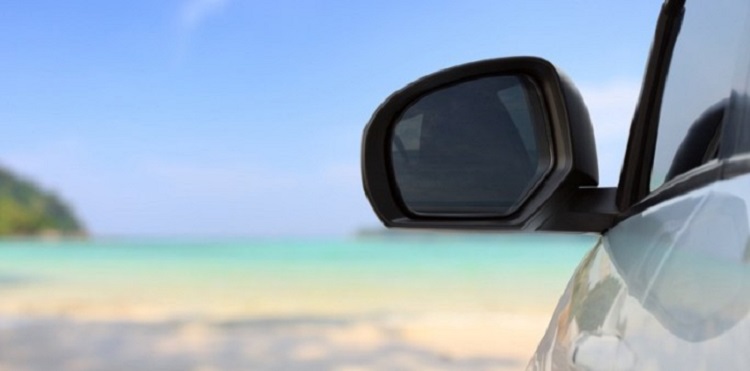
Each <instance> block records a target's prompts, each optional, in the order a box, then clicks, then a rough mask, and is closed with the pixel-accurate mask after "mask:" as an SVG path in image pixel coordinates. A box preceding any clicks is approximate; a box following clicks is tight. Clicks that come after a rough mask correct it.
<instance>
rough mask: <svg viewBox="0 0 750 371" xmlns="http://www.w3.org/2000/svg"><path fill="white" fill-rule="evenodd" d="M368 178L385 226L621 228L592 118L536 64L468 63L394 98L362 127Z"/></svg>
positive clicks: (561, 82) (573, 93) (571, 91)
mask: <svg viewBox="0 0 750 371" xmlns="http://www.w3.org/2000/svg"><path fill="white" fill-rule="evenodd" d="M362 175H363V181H364V187H365V193H366V194H367V197H368V199H369V200H370V203H371V204H372V206H373V209H374V210H375V213H376V214H377V215H378V217H379V218H380V219H381V220H382V221H383V223H385V225H386V226H389V227H417V228H453V229H472V228H477V229H517V230H520V229H545V230H569V231H601V230H603V229H605V228H607V227H608V226H609V225H611V223H612V221H613V215H614V211H613V209H614V192H613V189H605V190H602V189H599V188H595V187H596V185H597V183H598V169H597V160H596V148H595V144H594V136H593V129H592V127H591V122H590V120H589V116H588V110H587V109H586V106H585V104H584V103H583V99H582V98H581V96H580V94H579V93H578V91H577V89H576V88H575V87H574V86H573V85H572V83H570V82H569V81H568V80H567V79H566V78H564V77H562V76H561V75H560V74H559V72H558V71H557V69H556V68H555V67H554V66H553V65H552V64H550V63H549V62H547V61H545V60H542V59H539V58H530V57H519V58H505V59H493V60H487V61H480V62H474V63H469V64H465V65H460V66H456V67H452V68H449V69H446V70H443V71H440V72H437V73H434V74H432V75H428V76H425V77H423V78H421V79H419V80H417V81H415V82H413V83H412V84H410V85H408V86H407V87H405V88H403V89H402V90H399V91H397V92H395V93H394V94H392V95H391V96H390V97H388V98H387V99H386V100H385V102H384V103H383V104H382V105H381V106H380V107H379V108H378V109H377V110H376V111H375V113H374V114H373V116H372V118H371V119H370V122H369V123H368V124H367V127H366V128H365V132H364V139H363V148H362ZM610 201H611V205H610Z"/></svg>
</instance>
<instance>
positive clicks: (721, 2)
mask: <svg viewBox="0 0 750 371" xmlns="http://www.w3.org/2000/svg"><path fill="white" fill-rule="evenodd" d="M749 7H750V3H748V2H747V1H741V0H711V1H688V2H687V4H686V5H685V13H684V19H683V22H682V27H681V29H680V31H679V36H678V38H677V41H676V44H675V47H674V53H673V56H672V62H671V65H670V67H669V71H668V76H667V79H666V84H665V88H664V94H663V97H662V103H661V111H660V113H659V121H658V125H659V127H658V134H657V139H656V151H655V154H654V163H653V168H652V172H651V180H650V189H651V190H654V189H656V188H658V187H659V186H661V185H662V184H664V183H665V182H666V181H669V180H670V179H672V178H673V177H675V176H677V175H679V174H682V173H684V172H686V171H688V170H690V169H693V168H695V167H697V166H700V165H701V164H703V163H706V162H709V161H711V160H712V159H715V158H716V157H717V156H718V153H719V149H720V140H719V139H720V137H721V133H722V123H723V121H724V116H725V112H726V109H727V107H728V105H729V101H730V99H729V98H730V95H731V93H732V88H733V86H734V85H736V83H735V80H736V78H737V74H736V71H737V68H738V66H737V63H738V59H739V58H740V57H741V54H742V49H744V48H745V45H744V44H743V41H745V40H744V34H745V33H744V30H745V27H746V23H747V16H748V8H749Z"/></svg>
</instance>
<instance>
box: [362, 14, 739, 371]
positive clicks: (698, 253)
mask: <svg viewBox="0 0 750 371" xmlns="http://www.w3.org/2000/svg"><path fill="white" fill-rule="evenodd" d="M749 14H750V1H738V0H666V1H665V2H664V3H663V5H662V9H661V13H660V15H659V18H658V21H657V25H656V31H655V36H654V41H653V44H652V49H651V52H650V55H649V59H648V62H647V66H646V70H645V74H644V78H643V83H642V87H641V92H640V96H639V99H638V104H637V107H636V110H635V113H634V116H633V119H632V123H631V128H630V132H629V138H628V144H627V150H626V153H625V154H624V160H623V163H622V168H621V173H620V178H619V183H618V184H617V186H616V187H598V170H599V169H598V164H597V156H596V147H595V143H594V135H593V126H592V123H591V121H590V118H589V115H588V110H587V107H586V105H585V102H584V100H583V98H582V97H581V94H580V93H579V92H578V90H577V88H576V87H575V85H574V84H573V82H572V81H570V79H569V78H567V77H566V76H565V75H564V74H563V73H562V72H561V71H560V70H559V69H558V68H557V67H556V66H555V65H554V64H552V63H550V62H548V61H546V60H544V59H541V58H536V57H511V58H499V59H492V60H484V61H478V62H472V63H468V64H464V65H460V66H455V67H451V68H448V69H446V70H442V71H439V72H436V73H434V74H430V75H428V76H425V77H422V78H420V79H418V80H416V81H415V82H413V83H411V84H409V85H407V86H406V87H404V88H403V89H401V90H399V91H396V92H395V93H393V94H392V95H391V96H390V97H388V98H387V99H386V100H385V101H384V102H383V104H382V105H381V106H380V107H378V108H377V110H376V111H375V113H374V114H373V116H372V118H371V119H370V121H369V123H368V124H367V126H366V128H365V130H364V136H363V142H362V177H363V184H364V190H365V194H366V195H367V198H368V200H369V201H370V203H371V205H372V207H373V210H374V211H375V213H376V214H377V216H378V217H379V218H380V220H381V221H382V222H383V223H384V224H385V225H386V226H388V227H395V228H430V229H458V230H493V231H560V232H586V233H598V234H600V235H601V237H600V239H599V242H598V243H597V245H596V246H595V247H594V248H593V249H592V250H591V251H590V252H589V253H588V254H587V255H586V256H585V257H584V258H583V260H582V261H581V263H580V265H579V266H578V268H577V269H576V271H575V273H574V275H573V277H572V278H571V279H570V281H569V283H568V285H567V288H566V290H565V291H564V293H562V296H561V298H560V300H559V303H558V305H557V307H556V309H555V311H554V314H553V317H552V319H551V320H550V324H549V327H548V330H547V332H546V334H545V335H544V337H543V338H542V339H541V341H540V344H539V346H538V348H537V351H536V353H535V354H534V355H533V357H532V358H531V360H530V362H529V365H528V369H529V370H750V355H748V353H747V352H746V349H749V348H750V318H749V316H748V312H749V311H750V269H749V267H750V238H749V237H750V228H749V227H748V204H749V203H750V97H749V95H750V91H749V90H748V87H749V86H750V28H749V27H750V22H748V15H749Z"/></svg>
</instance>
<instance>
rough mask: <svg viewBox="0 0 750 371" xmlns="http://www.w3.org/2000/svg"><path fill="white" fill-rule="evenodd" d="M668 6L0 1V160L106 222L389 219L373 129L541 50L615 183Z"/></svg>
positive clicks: (342, 229)
mask: <svg viewBox="0 0 750 371" xmlns="http://www.w3.org/2000/svg"><path fill="white" fill-rule="evenodd" d="M660 6H661V4H660V2H658V1H653V0H652V1H646V0H635V1H628V2H624V1H623V2H609V1H607V2H604V1H594V0H571V1H552V0H548V1H542V0H529V1H513V2H509V1H490V0H487V1H475V0H466V1H461V2H457V1H448V0H432V1H422V0H419V1H394V0H378V1H356V2H354V1H347V2H345V1H326V0H318V1H313V0H297V1H288V0H277V1H273V2H260V1H249V0H244V1H243V0H163V1H153V0H129V1H77V0H73V1H51V0H40V1H33V2H32V1H27V0H4V1H2V2H0V128H2V134H0V166H4V167H7V168H10V169H12V170H13V171H15V172H17V173H19V174H21V175H22V176H24V177H26V178H29V179H33V180H34V181H35V182H36V183H37V184H39V185H41V186H42V187H43V188H45V189H48V190H51V191H54V192H55V193H57V194H58V195H60V196H61V197H62V198H63V199H64V200H66V201H67V202H68V203H69V204H70V205H72V206H73V208H74V209H75V211H76V214H77V215H78V216H79V218H80V219H82V221H83V222H84V224H85V225H86V227H87V229H88V230H89V232H90V233H92V234H93V235H99V236H192V235H194V236H214V235H217V236H264V237H267V236H343V235H349V234H352V233H355V232H356V231H358V230H361V229H371V228H377V227H378V226H379V225H380V223H379V221H378V220H377V218H376V217H375V215H374V214H373V213H372V210H371V208H370V206H369V204H368V202H367V200H366V198H365V196H364V192H363V190H362V185H361V178H360V169H359V159H360V158H359V156H360V152H359V151H360V143H361V135H362V129H363V128H364V125H365V124H366V122H367V120H368V119H369V118H370V116H371V114H372V112H373V111H374V109H375V108H376V107H377V106H378V105H379V104H380V103H381V102H382V101H383V99H385V98H386V97H387V96H388V95H389V94H390V93H391V92H393V91H394V90H396V89H399V88H401V87H403V86H404V85H406V84H408V83H409V82H410V81H412V80H414V79H417V78H418V77H420V76H422V75H425V74H428V73H431V72H434V71H437V70H439V69H443V68H446V67H450V66H452V65H456V64H461V63H466V62H471V61H476V60H481V59H487V58H497V57H508V56H520V55H532V56H539V57H542V58H545V59H547V60H549V61H551V62H552V63H554V64H556V65H557V66H558V67H559V68H560V69H561V70H563V71H565V73H566V74H567V75H568V76H569V77H571V79H572V80H573V81H574V82H575V83H576V85H577V86H578V87H579V89H580V90H581V92H582V93H583V95H584V99H585V100H586V103H587V105H588V106H589V110H590V113H591V116H592V121H593V124H594V130H595V134H596V139H597V147H598V156H599V166H600V178H601V179H600V184H601V185H607V186H614V185H615V184H616V183H617V177H618V174H619V170H620V166H621V162H622V158H623V155H624V146H625V142H626V139H627V133H628V127H629V123H630V119H631V117H632V112H633V108H634V104H635V100H636V98H637V95H638V92H639V89H640V82H641V78H642V75H643V71H644V66H645V62H646V58H647V55H648V51H649V47H650V45H651V40H652V37H653V32H654V28H655V22H656V18H657V16H658V11H659V8H660Z"/></svg>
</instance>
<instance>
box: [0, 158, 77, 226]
mask: <svg viewBox="0 0 750 371" xmlns="http://www.w3.org/2000/svg"><path fill="white" fill-rule="evenodd" d="M38 235H63V236H83V235H85V231H84V228H83V226H82V225H81V223H80V222H79V221H78V220H77V219H76V217H75V216H74V215H73V212H72V211H71V209H70V208H69V207H68V206H67V205H66V204H65V203H64V202H63V201H61V200H60V199H59V198H57V196H55V195H54V194H52V193H50V192H46V191H43V190H41V189H40V188H39V187H37V186H36V185H35V184H34V183H32V182H30V181H28V180H25V179H21V178H19V177H17V176H16V175H14V174H12V173H11V172H10V171H8V170H6V169H3V168H0V236H38Z"/></svg>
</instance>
